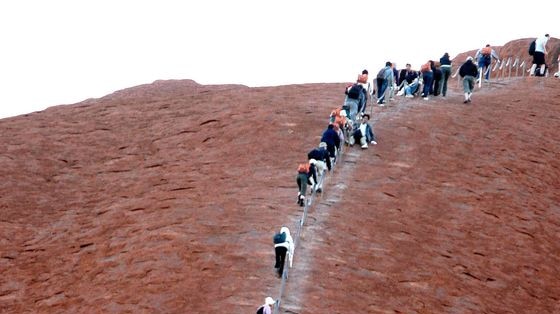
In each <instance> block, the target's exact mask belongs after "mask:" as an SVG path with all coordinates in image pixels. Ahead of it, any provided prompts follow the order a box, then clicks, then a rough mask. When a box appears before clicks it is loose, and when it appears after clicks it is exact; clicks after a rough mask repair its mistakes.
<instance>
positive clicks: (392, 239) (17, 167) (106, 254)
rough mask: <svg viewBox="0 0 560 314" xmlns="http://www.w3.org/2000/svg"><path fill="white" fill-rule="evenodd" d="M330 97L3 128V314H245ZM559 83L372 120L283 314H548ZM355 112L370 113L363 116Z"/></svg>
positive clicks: (328, 93) (391, 110) (98, 102)
mask: <svg viewBox="0 0 560 314" xmlns="http://www.w3.org/2000/svg"><path fill="white" fill-rule="evenodd" d="M344 87H345V84H307V85H290V86H281V87H263V88H248V87H245V86H239V85H220V86H211V85H208V86H203V85H199V84H197V83H195V82H194V81H189V80H185V81H157V82H154V83H153V84H148V85H143V86H138V87H134V88H130V89H126V90H123V91H119V92H116V93H114V94H111V95H108V96H106V97H103V98H100V99H92V100H88V101H85V102H82V103H79V104H75V105H69V106H58V107H52V108H49V109H47V110H45V111H42V112H35V113H31V114H27V115H23V116H18V117H14V118H8V119H3V120H0V130H1V132H2V137H1V138H0V174H1V178H2V181H1V183H0V312H1V313H251V312H253V311H254V310H255V309H256V307H257V306H258V305H259V304H260V303H262V302H263V300H264V297H266V296H268V295H270V296H273V297H274V298H276V297H277V295H278V292H279V290H280V279H278V278H276V277H275V276H274V273H273V268H272V266H273V263H274V251H273V248H272V235H273V234H274V232H275V231H276V230H278V229H279V228H280V227H281V226H283V225H285V226H288V227H290V228H291V229H292V230H294V229H295V226H296V225H297V222H298V219H299V217H300V216H301V213H302V212H301V208H300V207H298V206H297V205H296V194H297V188H296V183H295V169H296V167H297V164H298V163H301V162H305V161H306V155H307V152H308V151H309V150H310V149H312V148H313V147H314V146H316V145H317V144H318V142H319V140H320V136H321V133H322V131H323V130H324V129H325V128H326V126H327V123H328V115H329V113H330V111H331V110H332V109H334V108H337V107H339V106H340V105H341V104H342V102H343V96H344V95H343V93H342V91H343V89H344ZM559 88H560V80H557V79H553V78H542V79H541V78H525V79H514V80H509V81H502V82H501V83H500V84H494V85H491V86H490V87H484V88H483V89H481V90H478V89H477V91H476V93H475V95H474V96H473V99H474V101H473V103H472V104H470V105H464V104H463V103H462V96H461V91H460V90H459V89H457V88H455V87H453V88H452V90H451V91H450V93H449V95H448V97H447V98H446V99H441V98H434V99H433V100H430V101H428V102H426V101H423V100H416V99H412V100H410V99H400V98H397V101H395V102H393V103H391V104H390V105H389V106H387V107H385V108H380V107H375V108H373V110H372V111H371V112H372V113H373V119H372V122H373V125H374V130H375V132H376V135H377V136H378V142H379V144H378V145H376V146H370V148H369V149H367V150H361V149H359V148H358V147H348V148H346V150H345V153H344V155H343V158H342V160H341V161H340V162H339V164H338V165H337V168H336V170H335V171H334V173H331V174H329V175H328V176H327V179H326V185H325V191H324V193H323V195H321V196H320V197H319V198H318V199H316V200H315V204H314V205H313V206H312V207H311V209H310V216H309V219H308V220H307V223H306V225H305V226H304V229H303V233H302V234H301V235H302V237H301V239H300V242H299V245H298V247H297V249H296V255H295V259H294V267H293V268H292V270H291V276H290V278H289V280H288V284H287V289H286V291H285V293H284V295H283V299H282V308H281V312H282V313H315V312H318V311H322V312H325V311H327V312H329V313H349V312H351V311H356V309H359V310H357V311H358V312H361V313H389V312H390V313H393V312H402V313H483V312H497V313H533V312H534V313H554V312H558V311H560V306H559V302H560V299H559V297H558V296H559V295H560V275H559V274H560V269H559V266H558V265H560V244H559V243H560V241H559V240H560V207H559V206H560V205H559V204H560V192H559V191H560V181H559V177H560V161H559V159H558V156H560V137H559V135H558V130H559V129H560V93H559V92H558V91H559ZM369 110H370V109H368V111H369Z"/></svg>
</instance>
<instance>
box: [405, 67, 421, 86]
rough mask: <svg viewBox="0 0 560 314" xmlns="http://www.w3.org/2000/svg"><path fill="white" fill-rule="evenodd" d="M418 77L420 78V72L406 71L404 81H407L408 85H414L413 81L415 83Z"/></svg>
mask: <svg viewBox="0 0 560 314" xmlns="http://www.w3.org/2000/svg"><path fill="white" fill-rule="evenodd" d="M417 77H418V72H416V71H413V70H410V71H408V72H406V70H405V73H404V79H405V80H406V82H407V83H408V84H412V81H414V79H415V78H417Z"/></svg>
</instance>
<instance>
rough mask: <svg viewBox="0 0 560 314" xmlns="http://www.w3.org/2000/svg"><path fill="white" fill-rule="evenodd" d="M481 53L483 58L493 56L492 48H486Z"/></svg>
mask: <svg viewBox="0 0 560 314" xmlns="http://www.w3.org/2000/svg"><path fill="white" fill-rule="evenodd" d="M480 53H482V55H483V56H490V55H491V54H492V47H484V48H482V50H481V51H480Z"/></svg>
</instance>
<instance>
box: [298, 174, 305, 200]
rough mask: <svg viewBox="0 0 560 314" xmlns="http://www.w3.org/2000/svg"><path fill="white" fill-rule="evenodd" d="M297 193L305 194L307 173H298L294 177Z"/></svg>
mask: <svg viewBox="0 0 560 314" xmlns="http://www.w3.org/2000/svg"><path fill="white" fill-rule="evenodd" d="M296 182H297V186H298V188H299V194H300V195H303V196H305V194H307V173H298V175H297V177H296Z"/></svg>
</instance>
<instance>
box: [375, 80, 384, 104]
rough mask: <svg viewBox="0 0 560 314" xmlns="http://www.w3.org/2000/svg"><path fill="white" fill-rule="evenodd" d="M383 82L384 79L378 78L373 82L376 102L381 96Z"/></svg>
mask: <svg viewBox="0 0 560 314" xmlns="http://www.w3.org/2000/svg"><path fill="white" fill-rule="evenodd" d="M383 81H384V79H380V78H377V79H375V82H376V83H377V100H378V102H379V98H381V95H382V92H381V87H382V86H383Z"/></svg>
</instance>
